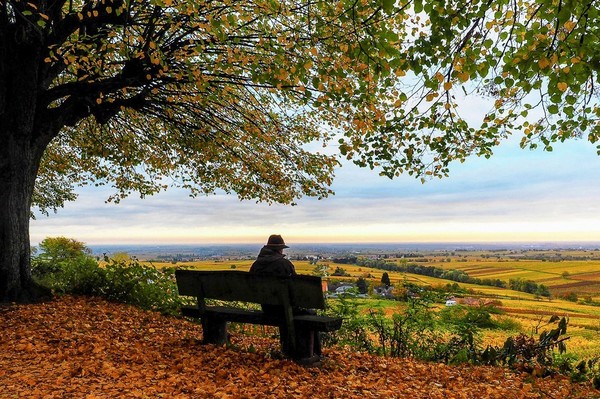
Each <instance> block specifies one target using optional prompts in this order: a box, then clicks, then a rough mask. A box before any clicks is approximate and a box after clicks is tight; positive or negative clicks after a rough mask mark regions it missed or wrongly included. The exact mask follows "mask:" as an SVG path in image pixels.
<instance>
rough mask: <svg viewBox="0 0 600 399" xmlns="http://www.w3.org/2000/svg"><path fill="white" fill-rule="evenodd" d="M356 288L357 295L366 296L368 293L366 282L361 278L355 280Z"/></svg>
mask: <svg viewBox="0 0 600 399" xmlns="http://www.w3.org/2000/svg"><path fill="white" fill-rule="evenodd" d="M356 288H358V293H359V294H366V293H367V292H368V291H369V284H368V283H367V280H365V279H364V278H362V277H359V278H358V279H357V280H356Z"/></svg>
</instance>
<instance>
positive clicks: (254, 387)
mask: <svg viewBox="0 0 600 399" xmlns="http://www.w3.org/2000/svg"><path fill="white" fill-rule="evenodd" d="M201 338H202V330H201V327H200V326H198V325H196V324H193V323H189V322H187V321H185V320H180V319H175V318H169V317H163V316H161V315H159V314H157V313H153V312H146V311H142V310H139V309H136V308H134V307H131V306H126V305H119V304H113V303H109V302H106V301H103V300H100V299H91V298H72V297H64V298H59V299H57V300H56V301H54V302H51V303H45V304H37V305H27V306H10V307H3V308H0V398H1V399H5V398H6V399H8V398H32V399H33V398H45V399H51V398H86V399H106V398H179V399H185V398H229V399H233V398H257V399H266V398H311V399H317V398H386V399H389V398H409V399H419V398H423V399H425V398H428V399H487V398H489V399H520V398H523V399H538V398H539V399H541V398H555V399H566V398H573V399H575V398H586V399H588V398H589V399H591V398H600V392H598V391H594V390H592V389H590V388H589V387H588V386H582V385H574V384H571V383H570V382H569V381H567V380H565V379H560V378H557V379H531V378H529V377H528V376H525V375H523V376H522V375H516V374H512V373H510V372H508V371H507V370H506V369H501V368H492V367H472V366H457V367H453V366H446V365H443V364H434V363H421V362H416V361H411V360H406V359H390V358H382V357H377V356H369V355H365V354H360V353H354V352H350V351H347V350H343V349H333V350H327V351H326V352H325V355H326V358H325V360H324V361H323V364H322V366H321V367H310V368H305V367H302V366H299V365H297V364H296V363H293V362H291V361H288V360H280V359H277V358H276V357H277V356H275V355H276V354H277V353H278V350H279V342H278V341H277V340H276V339H267V338H262V337H258V336H243V335H240V334H234V335H233V337H232V340H233V342H232V347H231V348H225V347H215V346H212V345H201V344H200V340H201Z"/></svg>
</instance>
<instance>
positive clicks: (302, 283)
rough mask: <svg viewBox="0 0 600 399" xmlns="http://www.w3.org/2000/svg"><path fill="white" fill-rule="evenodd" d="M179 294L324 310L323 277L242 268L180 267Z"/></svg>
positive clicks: (178, 271) (178, 275) (176, 273)
mask: <svg viewBox="0 0 600 399" xmlns="http://www.w3.org/2000/svg"><path fill="white" fill-rule="evenodd" d="M175 276H176V279H177V287H178V289H179V295H184V296H194V297H197V298H199V299H200V298H203V299H220V300H224V301H241V302H252V303H260V304H267V305H283V306H292V307H296V306H297V307H303V308H309V309H324V308H325V300H324V299H323V288H322V284H321V278H320V277H316V276H294V277H274V276H265V275H260V274H255V273H249V272H242V271H198V270H177V271H176V272H175Z"/></svg>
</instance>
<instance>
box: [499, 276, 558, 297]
mask: <svg viewBox="0 0 600 399" xmlns="http://www.w3.org/2000/svg"><path fill="white" fill-rule="evenodd" d="M508 287H509V288H510V289H511V290H515V291H521V292H527V293H529V294H534V295H539V296H543V297H550V296H551V294H550V290H549V289H548V287H546V286H545V285H544V284H538V283H536V282H535V281H532V280H524V279H521V278H511V279H510V280H508Z"/></svg>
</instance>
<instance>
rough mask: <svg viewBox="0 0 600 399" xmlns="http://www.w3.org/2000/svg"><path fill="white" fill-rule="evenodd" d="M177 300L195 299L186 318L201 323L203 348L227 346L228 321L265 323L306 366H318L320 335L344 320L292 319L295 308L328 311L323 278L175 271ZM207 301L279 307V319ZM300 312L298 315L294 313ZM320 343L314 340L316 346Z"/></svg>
mask: <svg viewBox="0 0 600 399" xmlns="http://www.w3.org/2000/svg"><path fill="white" fill-rule="evenodd" d="M175 276H176V279H177V287H178V289H179V295H183V296H193V297H196V298H197V301H198V304H197V306H185V307H183V308H182V309H181V310H182V314H183V315H184V316H189V317H196V318H200V319H201V321H202V328H203V333H204V339H203V342H204V343H211V344H218V345H222V344H224V343H226V341H227V322H237V323H251V324H262V325H269V326H277V327H279V331H280V335H281V342H282V346H283V347H282V351H283V353H284V354H285V355H286V356H288V357H291V358H292V359H294V360H297V361H301V362H303V363H311V362H314V361H317V360H318V358H319V356H318V353H315V348H320V341H319V339H320V338H319V333H318V332H319V331H335V330H338V329H339V328H340V327H341V325H342V319H341V318H338V317H327V316H317V315H307V314H294V309H295V308H296V309H297V308H304V309H324V308H325V300H324V297H323V288H322V284H321V278H320V277H314V276H294V277H287V278H282V277H274V276H265V275H260V274H254V273H248V272H242V271H197V270H177V271H176V272H175ZM206 299H218V300H221V301H239V302H250V303H258V304H263V305H278V306H281V308H282V312H281V315H280V316H279V315H273V314H270V313H265V312H263V311H261V310H245V309H240V308H236V307H231V306H207V305H206V301H205V300H206ZM296 313H298V312H296ZM315 340H316V341H315Z"/></svg>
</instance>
